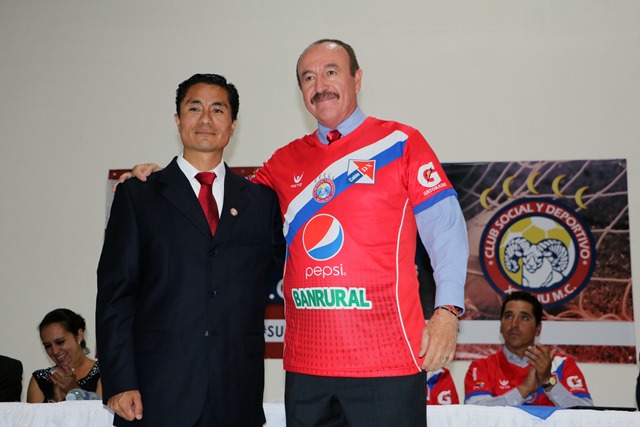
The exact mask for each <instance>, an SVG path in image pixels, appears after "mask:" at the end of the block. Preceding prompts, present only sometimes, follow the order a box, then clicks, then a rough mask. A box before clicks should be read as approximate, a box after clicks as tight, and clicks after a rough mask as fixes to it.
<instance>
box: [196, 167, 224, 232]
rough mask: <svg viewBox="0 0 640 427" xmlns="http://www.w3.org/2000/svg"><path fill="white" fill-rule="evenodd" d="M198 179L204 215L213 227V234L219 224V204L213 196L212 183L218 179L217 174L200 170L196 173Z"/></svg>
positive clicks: (210, 226)
mask: <svg viewBox="0 0 640 427" xmlns="http://www.w3.org/2000/svg"><path fill="white" fill-rule="evenodd" d="M196 179H197V180H198V182H199V183H200V192H199V193H198V201H199V202H200V205H201V206H202V210H203V211H204V215H205V216H206V217H207V222H208V223H209V228H210V229H211V235H212V236H213V235H214V234H216V227H217V226H218V219H219V218H218V205H217V204H216V199H214V198H213V191H212V189H211V185H212V184H213V180H214V179H216V174H215V173H213V172H199V173H198V174H197V175H196Z"/></svg>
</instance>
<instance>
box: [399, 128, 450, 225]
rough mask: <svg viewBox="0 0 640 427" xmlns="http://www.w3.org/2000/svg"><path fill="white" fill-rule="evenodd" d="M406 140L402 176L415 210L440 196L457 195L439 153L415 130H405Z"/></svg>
mask: <svg viewBox="0 0 640 427" xmlns="http://www.w3.org/2000/svg"><path fill="white" fill-rule="evenodd" d="M405 132H406V133H407V135H408V136H407V141H406V144H405V149H404V152H403V161H404V164H405V180H406V183H407V190H408V193H409V198H410V200H411V204H412V206H413V210H414V213H415V214H418V213H420V212H422V211H423V210H425V209H427V208H429V207H430V206H433V205H434V204H436V203H437V202H439V201H440V200H442V199H444V198H446V197H449V196H452V195H456V192H455V190H454V189H453V186H452V185H451V182H450V181H449V178H448V177H447V175H446V173H445V171H444V168H443V167H442V165H441V164H440V161H439V160H438V157H437V156H436V154H435V152H434V151H433V149H432V148H431V146H430V145H429V143H428V142H427V141H426V139H424V137H423V136H422V134H420V132H418V130H416V129H413V128H409V129H408V130H405Z"/></svg>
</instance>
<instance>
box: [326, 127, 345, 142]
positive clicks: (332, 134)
mask: <svg viewBox="0 0 640 427" xmlns="http://www.w3.org/2000/svg"><path fill="white" fill-rule="evenodd" d="M341 136H342V134H341V133H340V131H339V130H338V129H331V130H330V131H329V133H327V141H329V144H331V143H332V142H333V141H335V140H338V139H340V137H341Z"/></svg>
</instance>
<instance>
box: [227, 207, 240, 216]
mask: <svg viewBox="0 0 640 427" xmlns="http://www.w3.org/2000/svg"><path fill="white" fill-rule="evenodd" d="M229 212H231V216H238V211H237V210H236V208H231V209H229Z"/></svg>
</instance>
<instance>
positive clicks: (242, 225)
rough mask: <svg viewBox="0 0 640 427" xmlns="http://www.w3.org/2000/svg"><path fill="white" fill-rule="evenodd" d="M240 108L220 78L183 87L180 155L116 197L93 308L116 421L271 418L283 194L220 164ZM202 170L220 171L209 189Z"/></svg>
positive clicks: (199, 77) (222, 423)
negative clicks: (272, 312)
mask: <svg viewBox="0 0 640 427" xmlns="http://www.w3.org/2000/svg"><path fill="white" fill-rule="evenodd" d="M238 106H239V100H238V93H237V90H236V88H235V87H234V86H233V85H232V84H230V83H228V82H227V81H226V79H225V78H224V77H222V76H218V75H215V74H196V75H194V76H192V77H191V78H189V79H188V80H186V81H184V82H183V83H181V84H180V86H179V87H178V90H177V92H176V111H177V112H176V115H175V121H176V124H177V126H178V131H179V133H180V138H181V140H182V144H183V147H184V151H183V155H182V156H178V157H176V158H175V159H174V160H173V161H172V162H171V163H170V164H169V165H168V166H167V167H166V168H165V169H163V170H162V171H160V172H158V173H156V174H153V175H151V176H150V177H149V179H148V180H147V182H140V181H138V180H130V181H128V182H126V183H124V184H121V185H119V186H118V189H117V191H116V194H115V197H114V201H113V205H112V208H111V214H110V218H109V223H108V225H107V230H106V234H105V241H104V247H103V250H102V255H101V257H100V263H99V266H98V297H97V304H96V325H97V331H96V332H97V333H96V335H97V347H98V349H99V352H100V369H101V371H102V390H103V399H104V402H105V403H106V404H107V405H108V406H109V407H110V408H111V409H112V410H114V411H115V413H116V417H115V420H114V424H115V425H118V426H120V425H129V424H132V425H145V426H154V427H157V426H176V425H181V426H194V425H195V426H219V427H226V426H234V427H235V426H262V425H263V423H264V422H265V418H264V413H263V409H262V396H263V388H264V346H265V344H264V310H265V304H266V300H267V291H266V285H267V280H268V275H269V273H270V272H271V271H272V270H273V268H275V267H279V268H281V266H282V262H283V256H284V238H283V236H282V222H281V215H280V210H279V206H278V201H277V198H276V196H275V194H274V193H273V192H272V191H271V190H270V189H267V188H266V187H263V186H260V185H255V184H252V183H250V182H249V181H248V180H246V179H244V178H242V177H240V176H238V175H235V174H234V173H232V172H231V171H230V170H229V168H228V167H227V166H226V164H224V162H223V160H222V154H223V150H224V148H225V147H226V146H227V144H228V143H229V139H230V138H231V136H232V135H233V131H234V129H235V126H236V123H237V114H238ZM202 171H210V172H213V173H215V175H216V177H215V180H214V181H213V184H212V187H211V188H212V189H211V190H208V187H206V184H200V181H199V180H198V179H199V178H198V179H197V178H196V175H198V176H200V173H199V172H202ZM203 188H204V191H202V189H203ZM207 192H208V193H209V194H207ZM211 193H213V196H214V198H215V205H217V206H213V208H211V205H209V208H205V209H208V210H211V209H212V210H213V211H214V212H215V211H216V209H217V212H215V214H214V218H211V217H209V218H207V216H206V215H207V214H205V211H204V210H203V207H201V204H200V203H199V199H201V198H202V197H204V198H205V199H206V197H207V196H208V197H210V196H211ZM210 203H213V201H211V202H210ZM208 221H209V222H208ZM216 222H218V223H217V225H216V224H215V223H216ZM130 422H131V423H130Z"/></svg>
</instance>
